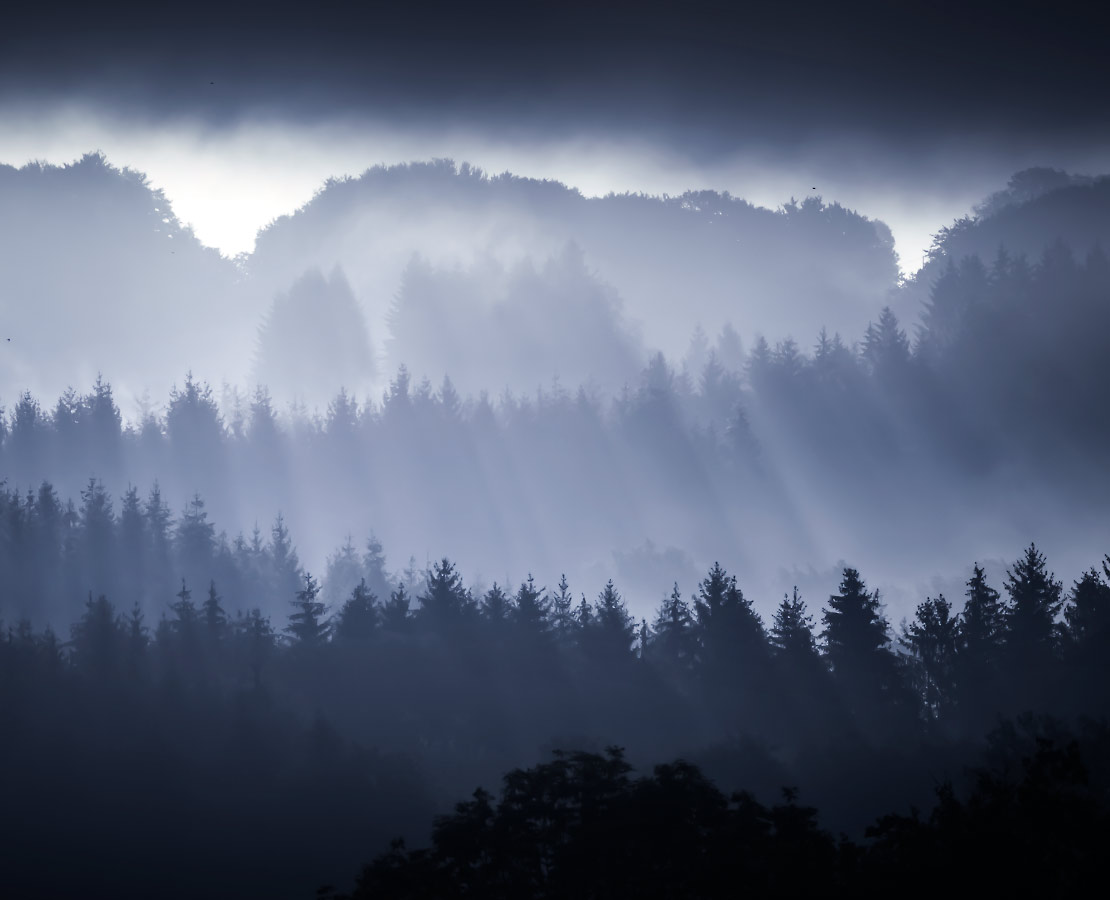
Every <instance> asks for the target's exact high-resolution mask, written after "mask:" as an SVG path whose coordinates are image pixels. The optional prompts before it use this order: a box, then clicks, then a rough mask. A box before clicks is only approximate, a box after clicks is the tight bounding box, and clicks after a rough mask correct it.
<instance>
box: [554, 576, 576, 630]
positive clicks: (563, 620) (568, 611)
mask: <svg viewBox="0 0 1110 900" xmlns="http://www.w3.org/2000/svg"><path fill="white" fill-rule="evenodd" d="M551 626H552V628H553V630H554V631H555V635H556V637H558V638H559V640H561V641H568V640H570V639H571V636H572V634H573V632H574V597H573V596H572V595H571V593H570V585H569V584H567V576H566V575H565V574H563V575H561V576H560V577H559V583H558V584H557V585H556V588H555V593H554V594H553V595H552V597H551Z"/></svg>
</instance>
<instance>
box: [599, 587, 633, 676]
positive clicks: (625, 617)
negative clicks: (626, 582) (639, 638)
mask: <svg viewBox="0 0 1110 900" xmlns="http://www.w3.org/2000/svg"><path fill="white" fill-rule="evenodd" d="M594 633H595V635H596V639H597V644H598V650H599V652H600V653H601V654H602V655H603V657H604V658H605V659H607V660H621V659H624V658H625V657H627V656H628V655H629V654H630V653H631V651H632V641H633V639H634V638H635V633H636V628H635V625H634V624H633V621H632V617H631V616H630V615H629V614H628V607H627V606H625V603H624V598H622V597H621V595H620V593H618V591H617V589H616V588H615V587H614V586H613V579H611V578H610V579H609V581H608V583H607V584H606V585H605V589H604V590H602V592H601V593H600V594H598V596H597V611H596V613H595V615H594Z"/></svg>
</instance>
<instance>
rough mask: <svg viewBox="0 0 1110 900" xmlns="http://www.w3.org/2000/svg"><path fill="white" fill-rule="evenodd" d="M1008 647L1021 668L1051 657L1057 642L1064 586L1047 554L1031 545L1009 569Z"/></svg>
mask: <svg viewBox="0 0 1110 900" xmlns="http://www.w3.org/2000/svg"><path fill="white" fill-rule="evenodd" d="M1005 588H1006V593H1007V594H1009V595H1010V602H1009V604H1008V606H1007V607H1006V611H1005V622H1006V646H1007V648H1008V650H1009V651H1010V654H1011V655H1012V657H1013V659H1012V660H1011V662H1012V664H1013V665H1015V666H1018V667H1022V666H1025V665H1038V664H1041V663H1043V662H1045V661H1046V660H1047V659H1048V658H1050V657H1051V655H1052V653H1053V651H1054V649H1055V643H1056V615H1057V614H1058V613H1059V612H1060V608H1061V607H1062V606H1063V601H1062V599H1061V593H1062V591H1063V585H1062V584H1061V583H1060V582H1059V581H1057V580H1056V579H1055V576H1053V575H1052V573H1050V572H1049V571H1048V569H1047V568H1046V563H1045V558H1044V554H1042V553H1041V552H1040V551H1039V550H1037V547H1036V545H1035V544H1030V545H1029V547H1028V549H1027V550H1026V551H1025V555H1024V556H1023V557H1022V558H1021V559H1019V560H1018V561H1017V562H1016V563H1014V565H1013V567H1012V568H1010V569H1007V570H1006V583H1005Z"/></svg>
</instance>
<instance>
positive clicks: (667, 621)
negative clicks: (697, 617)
mask: <svg viewBox="0 0 1110 900" xmlns="http://www.w3.org/2000/svg"><path fill="white" fill-rule="evenodd" d="M693 625H694V619H693V616H692V615H691V613H690V606H689V604H688V603H687V602H686V601H685V600H684V599H683V597H682V592H681V591H680V590H679V589H678V582H677V581H676V582H675V585H674V588H673V590H672V591H671V595H670V597H668V598H667V599H666V600H664V601H663V603H662V605H661V606H660V607H659V611H658V612H657V613H656V615H655V622H654V624H653V626H652V631H653V632H654V637H653V640H652V644H653V653H654V657H655V659H657V660H660V661H663V662H664V663H665V664H666V665H669V666H672V667H674V668H677V669H688V668H690V667H691V666H692V665H693V661H694V633H693Z"/></svg>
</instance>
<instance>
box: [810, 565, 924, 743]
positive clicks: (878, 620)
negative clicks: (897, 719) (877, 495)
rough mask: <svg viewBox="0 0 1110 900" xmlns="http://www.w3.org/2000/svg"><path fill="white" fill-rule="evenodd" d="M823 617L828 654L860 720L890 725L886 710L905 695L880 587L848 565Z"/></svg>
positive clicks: (876, 724) (833, 672)
mask: <svg viewBox="0 0 1110 900" xmlns="http://www.w3.org/2000/svg"><path fill="white" fill-rule="evenodd" d="M822 621H823V623H824V626H825V628H824V631H822V633H821V637H822V639H823V640H824V643H825V659H826V661H827V662H828V664H829V667H830V668H831V669H832V674H833V678H834V680H835V682H836V684H838V685H839V687H840V693H841V695H842V696H843V698H844V700H845V702H846V703H847V704H848V707H849V709H850V710H852V711H853V712H854V713H855V714H856V716H857V721H858V722H859V724H862V725H865V726H868V727H870V728H877V727H884V728H885V727H886V726H887V725H888V724H890V723H888V722H886V721H885V720H886V718H887V716H886V714H885V713H886V711H887V710H888V709H890V708H891V706H892V705H897V704H898V703H899V702H900V701H903V700H904V699H905V698H904V697H903V695H902V685H901V681H900V678H899V673H898V661H897V657H896V656H895V655H894V653H893V652H892V651H891V649H890V642H891V641H890V626H889V624H888V622H887V620H886V617H885V616H884V615H883V613H882V605H881V603H880V601H879V592H878V591H875V592H874V593H872V592H869V591H868V590H867V586H866V585H865V584H864V582H863V579H861V578H860V575H859V572H857V571H856V570H855V569H853V568H845V569H844V573H843V577H842V579H841V581H840V593H838V594H833V595H832V596H830V597H829V605H828V607H827V608H826V609H824V610H822Z"/></svg>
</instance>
